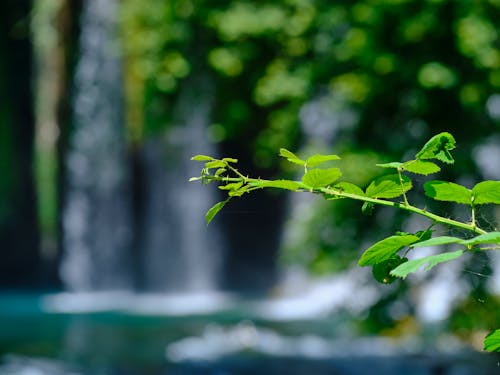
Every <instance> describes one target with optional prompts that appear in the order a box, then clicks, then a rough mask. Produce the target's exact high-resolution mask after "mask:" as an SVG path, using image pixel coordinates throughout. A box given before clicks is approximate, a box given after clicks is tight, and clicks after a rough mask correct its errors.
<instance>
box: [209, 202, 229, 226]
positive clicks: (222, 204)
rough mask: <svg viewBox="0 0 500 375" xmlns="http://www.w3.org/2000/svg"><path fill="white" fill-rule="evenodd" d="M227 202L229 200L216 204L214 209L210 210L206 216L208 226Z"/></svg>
mask: <svg viewBox="0 0 500 375" xmlns="http://www.w3.org/2000/svg"><path fill="white" fill-rule="evenodd" d="M227 202H229V199H226V200H225V201H222V202H219V203H216V204H214V205H213V206H212V207H210V209H209V210H208V211H207V213H206V214H205V221H206V222H207V224H210V222H211V221H212V220H213V218H214V217H215V215H217V213H218V212H219V211H220V210H221V209H222V207H224V206H225V205H226V203H227Z"/></svg>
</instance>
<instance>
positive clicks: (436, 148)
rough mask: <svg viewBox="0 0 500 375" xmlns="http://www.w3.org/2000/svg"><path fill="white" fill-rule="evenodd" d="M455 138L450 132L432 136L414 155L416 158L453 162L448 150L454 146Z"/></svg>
mask: <svg viewBox="0 0 500 375" xmlns="http://www.w3.org/2000/svg"><path fill="white" fill-rule="evenodd" d="M455 143H456V142H455V138H453V136H452V135H451V134H450V133H447V132H443V133H440V134H437V135H435V136H434V137H432V138H431V139H430V140H429V141H427V143H426V144H425V145H424V147H422V149H421V150H420V151H419V152H418V153H417V154H416V155H415V156H416V158H417V159H437V160H440V161H442V162H444V163H448V164H453V163H454V162H455V161H454V160H453V157H452V156H451V154H450V151H451V150H453V149H454V148H455Z"/></svg>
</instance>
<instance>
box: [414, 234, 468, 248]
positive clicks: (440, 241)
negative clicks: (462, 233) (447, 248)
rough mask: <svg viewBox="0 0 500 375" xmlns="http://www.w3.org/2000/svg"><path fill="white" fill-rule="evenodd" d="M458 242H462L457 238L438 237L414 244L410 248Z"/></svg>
mask: <svg viewBox="0 0 500 375" xmlns="http://www.w3.org/2000/svg"><path fill="white" fill-rule="evenodd" d="M460 242H462V239H461V238H458V237H450V236H440V237H434V238H431V239H429V240H427V241H421V242H417V243H414V244H413V245H412V247H426V246H438V245H447V244H450V243H460Z"/></svg>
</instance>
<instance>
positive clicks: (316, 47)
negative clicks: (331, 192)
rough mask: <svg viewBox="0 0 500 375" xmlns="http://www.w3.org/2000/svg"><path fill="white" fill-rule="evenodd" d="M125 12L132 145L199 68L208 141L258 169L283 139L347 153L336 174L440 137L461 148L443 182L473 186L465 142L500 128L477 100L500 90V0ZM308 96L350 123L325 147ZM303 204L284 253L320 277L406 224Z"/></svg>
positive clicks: (367, 0)
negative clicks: (210, 92)
mask: <svg viewBox="0 0 500 375" xmlns="http://www.w3.org/2000/svg"><path fill="white" fill-rule="evenodd" d="M122 16H123V17H122V21H123V23H122V26H123V30H124V36H123V38H124V45H125V48H126V51H125V56H126V63H127V77H126V79H127V87H128V101H129V128H130V134H131V136H132V138H133V139H135V140H136V141H140V140H141V139H142V137H145V136H147V135H149V134H152V133H154V132H157V131H162V129H165V127H166V126H167V124H168V123H169V121H168V119H169V116H170V114H171V109H172V106H173V104H174V103H175V100H176V98H177V95H179V92H180V89H181V88H182V84H183V82H185V81H186V80H189V79H191V78H192V77H196V76H199V75H205V76H210V77H211V79H212V82H213V85H214V96H215V98H214V99H215V105H214V109H213V113H212V125H211V126H210V127H209V129H208V130H207V137H210V138H211V139H212V140H214V141H216V142H220V143H221V144H222V145H227V144H230V145H233V146H232V147H230V148H229V150H230V151H231V156H234V157H238V158H241V157H242V155H243V159H245V158H250V159H251V160H252V162H253V165H254V167H255V168H269V167H276V163H279V160H278V158H277V157H276V155H277V154H278V150H279V148H280V147H285V148H289V149H292V150H296V149H302V150H303V151H307V150H309V149H311V148H314V147H322V148H329V149H330V151H332V150H331V148H333V149H334V150H333V151H332V152H334V153H339V154H343V155H346V154H347V155H349V157H346V158H345V159H344V160H342V163H344V165H343V168H342V169H343V170H346V171H348V170H353V171H354V170H362V169H363V168H357V166H360V165H363V166H366V165H373V164H375V163H376V162H379V163H380V162H384V161H388V160H394V159H397V160H399V159H401V158H402V159H404V157H405V152H408V153H409V154H410V155H413V153H414V152H415V151H417V150H416V148H417V147H419V146H420V145H421V144H422V142H423V141H424V140H425V139H427V138H428V137H430V136H431V135H433V134H436V133H438V132H440V131H449V132H452V133H453V134H454V135H456V138H457V141H458V151H457V153H456V155H457V163H456V167H454V168H453V170H452V172H446V173H447V176H446V177H447V178H448V179H450V180H453V179H456V178H458V177H459V176H468V178H470V179H473V180H474V179H478V177H477V176H478V175H480V171H478V168H477V166H476V165H475V163H474V160H473V159H472V158H471V154H472V150H473V149H474V147H475V146H477V145H479V144H481V143H482V142H485V141H486V139H487V138H488V137H490V136H491V135H493V134H498V130H499V127H500V119H499V118H498V117H496V118H495V117H494V116H492V115H489V114H488V113H487V111H486V108H485V105H486V102H487V100H488V99H489V98H490V97H492V95H494V94H497V93H498V92H499V91H500V30H499V22H498V20H499V19H500V1H498V0H482V1H473V0H470V1H451V0H425V1H424V0H359V1H355V2H353V1H348V0H337V1H325V0H272V1H266V2H253V1H244V0H234V1H220V0H197V1H195V0H170V1H167V0H149V1H147V3H146V2H144V1H140V0H124V1H123V14H122ZM315 100H321V101H322V102H325V103H330V104H327V106H328V105H329V106H330V110H331V113H332V116H333V117H335V116H336V115H339V114H340V115H341V114H342V113H343V112H342V111H346V110H347V111H348V113H351V114H354V115H353V116H352V118H351V119H350V121H348V125H347V126H338V125H336V124H335V121H333V120H331V121H330V123H328V124H329V126H330V127H331V128H332V129H330V131H331V134H333V135H334V136H333V137H332V140H331V141H326V142H323V143H322V142H318V139H313V138H314V137H311V136H310V133H311V131H310V129H309V130H307V129H304V126H301V120H300V119H301V114H302V112H301V111H303V110H304V108H305V106H306V105H307V104H308V103H311V102H313V101H315ZM302 122H303V121H302ZM312 126H313V127H315V126H316V124H315V123H313V124H312ZM313 130H314V129H313ZM313 133H314V131H313ZM319 138H321V136H319ZM367 150H374V151H375V152H372V151H367ZM238 153H240V154H238ZM304 153H306V152H304ZM245 155H246V156H245ZM349 165H351V167H349ZM365 171H366V173H364V175H356V176H346V178H348V179H349V180H352V181H353V182H355V183H358V184H360V185H364V184H365V183H367V182H368V181H370V180H371V179H373V178H374V177H376V176H377V174H379V173H382V172H383V171H382V170H377V169H372V170H369V169H365ZM288 173H289V174H293V173H294V172H293V170H289V172H288ZM479 178H480V177H479ZM417 204H418V202H417ZM423 204H425V203H423ZM311 207H312V209H311V210H310V211H309V212H308V213H307V214H305V213H303V212H302V213H300V214H298V215H295V216H293V215H292V219H291V222H290V223H288V224H287V225H289V229H290V233H292V235H291V236H290V239H289V240H287V241H285V244H284V246H285V251H284V253H283V258H284V259H285V260H287V261H292V260H293V261H299V262H301V263H305V264H308V265H309V266H310V268H311V269H312V270H314V271H315V272H319V273H324V272H330V271H331V270H339V269H344V268H345V267H346V266H347V265H348V264H350V263H351V262H352V261H353V260H354V259H355V257H356V256H357V251H358V250H359V249H360V248H362V246H361V244H360V238H362V239H363V241H367V242H370V241H372V242H373V241H374V240H376V239H377V235H378V233H379V231H380V229H382V228H384V229H387V227H391V226H393V227H395V226H400V225H401V223H402V222H403V221H404V220H405V216H404V215H399V214H396V213H394V212H390V211H388V210H384V209H381V210H379V211H378V212H376V213H375V215H374V216H373V217H363V216H360V215H359V207H357V205H355V204H353V203H352V202H341V203H335V204H331V203H329V202H326V203H325V202H322V201H318V202H314V203H312V204H311ZM297 228H302V229H301V230H298V229H297ZM341 233H342V235H341ZM346 233H348V234H346ZM393 301H394V298H388V299H387V301H385V302H383V303H382V302H381V303H379V304H378V305H377V309H382V307H381V306H382V305H383V306H386V307H385V308H388V307H387V306H389V305H390V303H392V302H393Z"/></svg>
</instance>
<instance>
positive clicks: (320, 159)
mask: <svg viewBox="0 0 500 375" xmlns="http://www.w3.org/2000/svg"><path fill="white" fill-rule="evenodd" d="M339 159H340V157H339V156H338V155H321V154H316V155H313V156H311V157H309V158H307V160H306V166H308V167H311V168H312V167H316V166H318V165H320V164H323V163H326V162H327V161H331V160H339Z"/></svg>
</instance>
